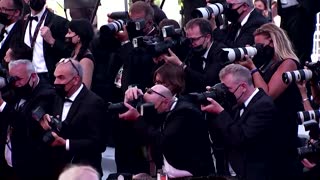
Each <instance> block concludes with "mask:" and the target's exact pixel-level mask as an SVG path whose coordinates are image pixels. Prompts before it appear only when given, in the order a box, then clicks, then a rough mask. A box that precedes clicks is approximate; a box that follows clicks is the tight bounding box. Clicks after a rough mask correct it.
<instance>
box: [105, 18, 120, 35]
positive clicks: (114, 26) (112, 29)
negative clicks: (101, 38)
mask: <svg viewBox="0 0 320 180" xmlns="http://www.w3.org/2000/svg"><path fill="white" fill-rule="evenodd" d="M124 24H125V21H124V20H122V19H118V20H114V21H113V22H111V23H109V24H106V25H104V26H101V28H100V33H105V34H109V35H111V34H115V33H117V32H119V31H122V30H123V26H124Z"/></svg>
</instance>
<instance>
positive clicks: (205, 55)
mask: <svg viewBox="0 0 320 180" xmlns="http://www.w3.org/2000/svg"><path fill="white" fill-rule="evenodd" d="M212 44H213V42H211V44H210V46H209V48H208V49H207V51H206V53H204V55H203V56H202V57H204V58H206V59H207V57H208V54H209V51H210V48H211V46H212Z"/></svg>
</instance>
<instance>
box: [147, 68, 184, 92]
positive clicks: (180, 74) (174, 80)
mask: <svg viewBox="0 0 320 180" xmlns="http://www.w3.org/2000/svg"><path fill="white" fill-rule="evenodd" d="M153 82H154V84H162V85H163V86H165V87H167V88H168V89H169V90H170V91H171V93H172V94H173V95H175V96H177V95H180V94H181V93H182V91H183V90H184V84H185V80H184V71H183V68H182V67H181V66H178V65H175V64H169V63H165V64H163V65H162V66H160V67H159V68H158V69H157V70H156V71H155V72H154V75H153Z"/></svg>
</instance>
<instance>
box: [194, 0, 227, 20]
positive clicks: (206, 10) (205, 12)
mask: <svg viewBox="0 0 320 180" xmlns="http://www.w3.org/2000/svg"><path fill="white" fill-rule="evenodd" d="M224 9H225V5H224V4H221V3H214V4H208V5H207V6H206V7H201V8H197V9H195V10H194V11H192V12H191V16H192V17H193V18H205V19H210V18H211V16H212V15H214V16H217V15H219V14H221V13H223V11H224Z"/></svg>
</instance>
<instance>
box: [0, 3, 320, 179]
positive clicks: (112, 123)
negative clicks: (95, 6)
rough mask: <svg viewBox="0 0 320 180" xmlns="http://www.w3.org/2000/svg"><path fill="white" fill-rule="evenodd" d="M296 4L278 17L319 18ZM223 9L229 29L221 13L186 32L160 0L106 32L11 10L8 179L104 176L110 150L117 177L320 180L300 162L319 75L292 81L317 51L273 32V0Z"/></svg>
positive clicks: (1, 148) (4, 83) (1, 18)
mask: <svg viewBox="0 0 320 180" xmlns="http://www.w3.org/2000/svg"><path fill="white" fill-rule="evenodd" d="M208 2H209V1H208ZM217 2H219V3H221V2H222V1H217ZM288 2H289V3H288ZM288 2H287V3H284V2H283V1H279V2H278V6H279V10H280V15H283V14H286V15H288V14H290V13H293V12H296V10H297V11H298V13H302V14H301V16H303V17H315V13H316V12H318V10H319V8H320V7H318V5H319V4H318V3H317V2H316V3H314V4H312V3H311V2H310V3H309V1H308V3H307V2H303V3H300V2H298V1H295V0H288ZM203 3H205V1H204V2H203ZM209 3H215V1H214V2H212V1H210V2H209ZM223 3H225V4H224V8H225V9H224V10H223V12H222V13H223V14H224V15H225V16H224V17H223V18H226V19H225V22H229V23H227V24H225V25H224V26H221V24H220V23H221V21H220V20H221V19H220V17H219V18H218V17H217V18H216V17H215V16H214V15H213V14H212V15H210V17H208V19H206V18H192V19H191V20H189V21H188V22H186V24H185V26H184V27H182V28H181V27H180V25H179V23H177V22H176V21H174V20H172V19H167V17H166V15H165V13H164V12H163V11H162V10H161V9H160V8H159V7H158V6H156V5H155V4H154V2H153V1H152V0H151V1H144V0H135V1H133V2H132V4H131V5H130V9H129V12H128V17H121V18H123V19H121V18H119V19H118V17H116V18H114V17H115V16H112V15H111V14H109V15H108V16H109V20H108V24H106V25H104V26H102V27H101V28H100V30H98V31H97V32H95V30H94V29H93V26H92V24H91V23H90V22H89V21H88V17H86V19H81V18H79V17H78V16H74V18H73V19H72V20H71V21H68V20H67V19H65V18H63V17H60V16H58V15H55V14H54V13H53V12H52V11H51V10H50V9H48V8H47V7H46V0H0V23H1V24H3V26H4V27H3V29H2V30H1V31H0V58H1V60H2V62H1V66H0V179H6V180H20V179H27V180H38V179H39V180H40V179H41V180H43V179H46V180H51V179H52V180H56V179H59V180H66V179H68V180H69V179H74V180H88V179H90V180H91V179H101V177H102V175H103V171H102V167H101V160H102V157H101V154H102V152H104V151H105V149H106V147H107V146H113V147H115V161H116V165H117V173H118V174H122V173H123V174H126V175H127V174H130V175H132V177H133V178H135V179H139V178H141V177H142V176H140V175H141V174H142V175H143V179H145V178H147V177H155V176H156V174H157V172H159V170H161V172H162V173H163V174H165V175H166V176H168V177H169V178H186V177H189V178H190V177H198V178H200V177H202V178H210V177H217V176H224V177H226V176H235V178H237V179H240V180H258V179H259V180H261V179H266V180H277V179H279V180H280V179H297V180H300V179H312V178H316V177H319V175H318V174H320V173H317V172H316V170H317V169H318V165H317V162H316V161H314V160H313V159H308V158H307V157H301V154H300V156H299V154H298V149H297V148H298V147H301V146H304V145H305V144H303V143H302V141H301V139H299V137H298V121H297V118H296V116H297V115H296V114H297V112H298V111H304V110H312V109H314V108H315V106H314V104H319V92H320V91H319V90H320V89H319V87H318V85H319V82H317V80H318V79H315V78H314V79H312V80H311V81H310V82H306V81H301V82H298V83H297V84H296V83H295V82H292V83H289V84H288V83H286V82H284V81H283V80H282V75H283V73H286V72H291V71H294V70H298V69H301V68H303V65H304V64H305V61H306V60H309V59H308V58H307V57H310V55H311V52H309V50H306V51H303V50H302V49H301V46H300V45H301V44H300V45H297V43H299V42H300V39H299V38H300V37H292V35H293V34H294V33H296V32H297V30H300V26H299V28H297V29H294V31H290V28H292V26H291V25H292V24H290V23H291V22H289V21H290V20H287V19H286V18H288V17H284V19H283V22H281V24H282V27H278V26H277V25H275V24H274V22H272V18H273V16H272V13H271V12H272V11H273V10H272V11H271V9H270V8H271V7H270V5H271V3H269V2H268V1H265V0H255V1H253V0H226V1H225V2H223ZM268 3H269V4H268ZM309 7H312V11H310V12H309V11H308V8H309ZM90 8H91V10H92V7H90ZM91 10H90V11H91ZM306 11H308V12H306ZM75 13H76V12H74V13H73V14H75ZM124 14H126V13H124ZM78 15H80V14H79V13H78ZM297 16H298V15H297ZM78 18H79V19H78ZM299 18H300V16H299ZM288 19H291V20H292V19H293V17H291V18H288ZM296 20H297V19H294V22H296V23H297V24H299V23H301V22H300V21H296ZM299 20H300V19H299ZM308 20H309V19H308ZM311 21H312V20H310V24H308V25H309V26H308V27H310V29H308V31H310V33H311V32H312V26H311V24H312V23H313V21H312V22H311ZM308 22H309V21H308ZM168 29H171V31H170V32H169V30H168ZM166 30H168V32H167V31H166ZM313 31H314V29H313ZM299 33H300V32H299ZM301 33H302V32H301ZM310 33H308V34H304V35H305V36H306V37H307V36H308V37H309V35H310ZM168 34H169V35H168ZM295 36H296V34H295ZM306 42H308V43H310V42H309V41H306ZM248 46H250V48H253V49H255V50H256V51H257V52H256V53H255V54H253V55H252V56H251V55H250V56H249V55H248V53H249V52H248V51H250V49H247V50H244V49H246V48H249V47H248ZM309 46H311V45H310V44H308V47H309ZM226 49H229V50H228V51H227V50H226ZM230 49H231V51H230ZM240 49H241V50H240ZM230 52H233V53H234V56H235V58H231V56H232V55H231V54H230ZM295 52H296V53H295ZM319 69H320V67H319ZM319 73H320V72H319ZM314 77H315V76H314ZM309 85H311V88H309ZM309 90H312V91H310V92H309ZM310 95H312V96H313V97H314V98H313V99H311V98H310ZM309 100H310V101H309ZM313 137H314V136H313ZM317 140H318V139H312V140H310V142H315V141H317ZM303 168H306V169H310V170H311V173H309V174H307V175H306V174H305V173H303Z"/></svg>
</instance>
